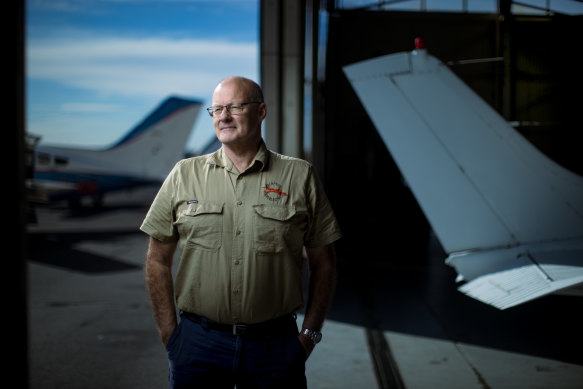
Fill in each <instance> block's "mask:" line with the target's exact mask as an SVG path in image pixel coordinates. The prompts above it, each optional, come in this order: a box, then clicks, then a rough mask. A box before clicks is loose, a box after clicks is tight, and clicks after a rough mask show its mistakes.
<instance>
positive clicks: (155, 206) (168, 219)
mask: <svg viewBox="0 0 583 389" xmlns="http://www.w3.org/2000/svg"><path fill="white" fill-rule="evenodd" d="M177 166H178V165H176V166H175V167H174V168H173V169H172V171H171V172H170V174H168V177H166V179H165V180H164V182H163V183H162V186H161V187H160V190H159V191H158V193H157V194H156V197H155V198H154V201H153V202H152V205H151V206H150V209H149V210H148V213H147V214H146V217H145V218H144V221H143V223H142V225H141V226H140V230H142V231H143V232H145V233H146V234H148V235H150V236H151V237H152V238H155V239H157V240H159V241H161V242H176V241H178V231H177V230H176V227H175V226H174V220H175V212H174V199H173V193H174V192H175V191H174V188H175V187H176V185H177V182H176V180H177V177H178V174H177Z"/></svg>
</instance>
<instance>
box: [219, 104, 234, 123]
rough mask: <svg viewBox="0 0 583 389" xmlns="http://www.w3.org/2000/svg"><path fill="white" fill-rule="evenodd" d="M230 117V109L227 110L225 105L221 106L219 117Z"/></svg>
mask: <svg viewBox="0 0 583 389" xmlns="http://www.w3.org/2000/svg"><path fill="white" fill-rule="evenodd" d="M230 118H231V111H229V109H228V108H227V107H223V109H221V113H220V114H219V119H220V120H224V119H230Z"/></svg>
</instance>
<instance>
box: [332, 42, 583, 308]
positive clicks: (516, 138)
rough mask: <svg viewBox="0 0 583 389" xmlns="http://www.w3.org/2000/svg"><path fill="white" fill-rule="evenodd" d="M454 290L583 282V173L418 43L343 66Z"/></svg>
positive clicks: (506, 303)
mask: <svg viewBox="0 0 583 389" xmlns="http://www.w3.org/2000/svg"><path fill="white" fill-rule="evenodd" d="M343 70H344V73H345V75H346V76H347V78H348V80H349V81H350V83H351V85H352V87H353V89H354V90H355V92H356V94H357V95H358V97H359V99H360V101H361V103H362V105H363V106H364V108H365V110H366V111H367V113H368V115H369V117H370V118H371V120H372V122H373V124H374V125H375V127H376V129H377V131H378V133H379V134H380V136H381V138H382V139H383V141H384V143H385V145H386V147H387V149H388V150H389V152H390V153H391V155H392V156H393V159H394V160H395V162H396V164H397V166H398V167H399V169H400V171H401V173H402V175H403V177H404V178H405V180H406V181H407V183H408V185H409V187H410V188H411V190H412V192H413V194H414V196H415V198H416V200H417V202H418V203H419V205H420V207H421V209H422V210H423V212H424V213H425V216H426V217H427V219H428V221H429V223H430V224H431V226H432V228H433V230H434V231H435V233H436V235H437V237H438V239H439V240H440V242H441V244H442V246H443V248H444V249H445V251H446V252H447V253H448V254H449V256H448V258H447V259H446V263H448V264H449V265H451V266H453V267H455V269H456V271H457V272H458V280H464V281H469V282H468V283H466V284H465V285H463V286H461V287H460V291H462V292H463V293H466V294H468V295H469V296H471V297H474V298H476V299H478V300H481V301H484V302H486V303H488V304H491V305H494V306H496V307H498V308H501V309H504V308H507V307H510V306H513V305H517V304H520V303H523V302H525V301H529V300H531V299H533V298H537V297H540V296H542V295H544V294H547V293H551V292H554V291H557V290H561V289H564V288H568V287H571V286H574V285H577V284H581V283H582V282H583V178H582V177H580V176H578V175H576V174H574V173H572V172H570V171H568V170H566V169H564V168H563V167H561V166H560V165H558V164H556V163H554V162H553V161H552V160H550V159H549V158H547V157H546V156H545V155H544V154H542V153H541V152H540V151H539V150H538V149H536V148H535V147H534V146H533V145H532V144H530V143H529V142H528V141H527V140H526V139H524V138H523V137H522V136H521V135H520V134H519V133H517V132H516V131H515V130H514V129H513V128H512V127H511V126H510V125H509V124H508V123H507V122H506V121H505V120H504V119H503V118H502V117H501V116H500V115H499V114H498V113H497V112H496V111H495V110H493V109H492V108H491V107H490V106H489V105H488V104H487V103H486V102H485V101H483V100H482V99H481V98H480V97H479V96H478V95H476V94H475V93H474V92H473V91H472V90H471V89H470V88H469V87H468V86H467V85H466V84H464V83H463V82H462V81H461V80H460V79H459V78H458V77H457V76H456V75H455V74H454V73H453V72H452V71H450V70H449V68H448V67H447V66H446V65H444V64H443V63H441V62H440V61H439V60H438V59H436V58H435V57H433V56H431V55H429V54H428V53H427V52H426V51H425V50H424V49H422V50H415V51H413V52H403V53H397V54H392V55H387V56H383V57H379V58H374V59H370V60H366V61H362V62H359V63H356V64H352V65H349V66H345V67H344V69H343Z"/></svg>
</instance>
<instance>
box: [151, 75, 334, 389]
mask: <svg viewBox="0 0 583 389" xmlns="http://www.w3.org/2000/svg"><path fill="white" fill-rule="evenodd" d="M208 111H209V114H210V115H211V116H212V118H213V123H214V127H215V132H216V136H217V138H218V139H219V140H220V142H221V143H222V147H221V149H219V150H218V151H216V152H215V153H212V154H209V155H205V156H200V157H195V158H190V159H185V160H182V161H180V162H179V163H177V164H176V166H175V167H174V169H173V170H172V171H171V172H170V174H169V175H168V177H167V178H166V180H165V182H164V184H163V185H162V187H161V188H160V191H159V192H158V194H157V196H156V198H155V200H154V202H153V203H152V206H151V208H150V210H149V211H148V214H147V215H146V218H145V220H144V222H143V224H142V226H141V229H142V231H144V232H146V233H147V234H148V235H150V240H149V247H148V252H147V256H146V265H145V273H146V286H147V289H148V293H149V296H150V300H151V303H152V310H153V313H154V318H155V321H156V324H157V326H158V330H159V334H160V338H161V340H162V343H163V344H164V346H165V347H166V351H167V355H168V359H169V364H170V369H169V370H170V371H169V381H170V384H171V387H172V388H192V387H196V388H207V387H208V388H233V387H234V386H235V385H236V387H237V388H253V389H256V388H305V387H306V378H305V361H306V359H307V357H308V356H309V354H310V353H311V351H312V350H313V348H314V346H315V345H316V343H317V342H318V341H319V340H320V337H321V333H320V329H321V327H322V324H323V322H324V318H325V316H326V312H327V309H328V307H329V304H330V301H331V298H332V293H333V289H334V275H335V254H334V248H333V242H334V241H335V240H337V239H338V238H340V236H341V233H340V230H339V228H338V225H337V222H336V219H335V217H334V214H333V212H332V209H331V207H330V204H329V203H328V200H327V198H326V195H325V194H324V191H323V189H322V186H321V185H320V183H319V181H318V179H317V178H316V176H315V173H314V171H313V169H312V167H311V166H310V165H309V164H308V163H307V162H305V161H302V160H299V159H295V158H290V157H285V156H282V155H280V154H277V153H274V152H271V151H269V150H267V149H266V147H265V143H264V142H263V140H262V138H261V123H262V121H263V119H264V118H265V116H266V113H267V110H266V105H265V103H264V102H263V94H262V91H261V88H260V87H259V86H258V85H257V84H256V83H255V82H253V81H251V80H248V79H245V78H241V77H230V78H227V79H225V80H223V81H222V82H220V83H219V84H218V86H217V87H216V89H215V90H214V93H213V97H212V107H210V108H208ZM177 245H178V246H179V247H180V262H179V266H178V270H177V273H176V279H175V280H174V279H173V276H172V261H173V256H174V252H175V250H176V247H177ZM304 247H305V251H306V254H307V258H308V264H309V270H310V271H309V273H310V278H309V288H308V289H309V293H308V296H309V297H308V299H307V303H306V306H305V308H306V309H305V317H304V321H303V325H302V331H301V332H300V333H298V328H297V325H296V321H295V320H296V316H295V312H297V311H298V310H300V309H301V308H302V307H303V306H304V302H303V297H302V252H303V249H304ZM175 301H176V303H175ZM176 310H178V311H179V312H180V321H178V320H177V317H176Z"/></svg>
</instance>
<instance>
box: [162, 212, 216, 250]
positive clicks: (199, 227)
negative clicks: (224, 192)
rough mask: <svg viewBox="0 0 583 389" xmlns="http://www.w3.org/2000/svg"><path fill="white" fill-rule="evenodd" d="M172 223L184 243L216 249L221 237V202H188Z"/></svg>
mask: <svg viewBox="0 0 583 389" xmlns="http://www.w3.org/2000/svg"><path fill="white" fill-rule="evenodd" d="M174 224H175V225H176V227H177V228H178V232H179V233H180V236H181V237H182V238H185V244H186V245H188V246H195V247H196V248H201V249H206V250H217V249H219V248H220V247H221V241H222V237H223V204H222V203H213V202H207V201H199V202H198V203H195V204H189V205H188V206H187V207H186V208H185V209H183V210H180V211H179V214H178V219H177V220H176V222H175V223H174Z"/></svg>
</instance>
